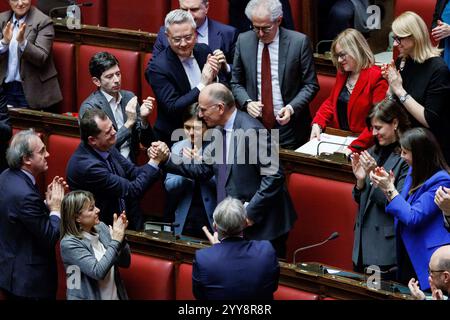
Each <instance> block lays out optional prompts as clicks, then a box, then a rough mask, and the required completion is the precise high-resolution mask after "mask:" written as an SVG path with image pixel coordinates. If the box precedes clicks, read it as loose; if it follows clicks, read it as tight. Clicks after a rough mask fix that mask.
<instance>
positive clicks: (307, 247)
mask: <svg viewBox="0 0 450 320" xmlns="http://www.w3.org/2000/svg"><path fill="white" fill-rule="evenodd" d="M337 237H339V233H338V232H337V231H335V232H333V233H332V234H331V235H330V236H329V237H328V238H326V239H325V240H323V241H322V242H319V243H315V244H311V245H309V246H306V247H301V248H298V249H297V250H295V251H294V257H293V263H294V265H296V264H295V256H296V255H297V253H298V252H300V251H303V250H307V249H311V248H314V247H318V246H321V245H323V244H325V243H327V242H328V241H330V240H334V239H336V238H337Z"/></svg>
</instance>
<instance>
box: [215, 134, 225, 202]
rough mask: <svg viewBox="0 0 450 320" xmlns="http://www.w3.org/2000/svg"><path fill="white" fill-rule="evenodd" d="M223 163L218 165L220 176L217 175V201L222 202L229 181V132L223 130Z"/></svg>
mask: <svg viewBox="0 0 450 320" xmlns="http://www.w3.org/2000/svg"><path fill="white" fill-rule="evenodd" d="M222 136H223V139H222V160H223V161H222V164H219V165H218V177H217V203H220V202H221V201H222V200H223V199H225V198H226V196H227V192H226V190H225V184H226V182H227V163H226V162H227V160H226V159H227V132H226V131H225V130H222Z"/></svg>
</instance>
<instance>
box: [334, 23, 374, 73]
mask: <svg viewBox="0 0 450 320" xmlns="http://www.w3.org/2000/svg"><path fill="white" fill-rule="evenodd" d="M337 44H339V46H340V47H341V49H342V50H343V51H345V53H347V55H349V56H351V57H352V58H353V59H354V60H355V61H356V70H355V71H356V72H359V71H361V69H365V68H369V67H371V66H373V64H374V63H375V57H374V55H373V52H372V50H370V47H369V44H368V43H367V40H366V39H365V38H364V36H363V35H362V34H361V32H359V31H358V30H356V29H352V28H348V29H345V30H344V31H342V32H341V33H340V34H338V36H337V37H336V39H334V41H333V43H332V44H331V54H332V55H331V60H332V61H333V64H334V65H335V66H336V68H337V69H339V70H340V71H344V70H343V69H342V68H341V67H340V65H339V63H338V59H337V57H336V55H337V52H336V45H337Z"/></svg>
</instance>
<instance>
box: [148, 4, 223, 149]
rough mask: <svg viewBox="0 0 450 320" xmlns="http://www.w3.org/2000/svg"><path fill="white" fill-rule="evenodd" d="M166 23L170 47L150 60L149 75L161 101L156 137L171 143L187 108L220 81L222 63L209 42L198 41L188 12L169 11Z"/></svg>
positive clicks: (157, 97)
mask: <svg viewBox="0 0 450 320" xmlns="http://www.w3.org/2000/svg"><path fill="white" fill-rule="evenodd" d="M165 25H166V36H167V40H168V41H169V47H167V48H165V49H164V50H163V51H161V53H160V54H159V55H158V56H157V57H155V58H154V59H152V60H151V61H150V64H149V65H148V66H147V70H146V71H145V76H146V79H147V81H148V82H149V83H150V85H151V86H152V89H153V92H154V93H155V95H156V100H157V102H158V117H157V119H156V123H155V127H154V132H155V135H156V138H157V139H158V140H162V141H164V142H165V143H167V144H169V145H171V144H172V142H171V135H172V131H173V130H175V129H179V128H182V127H183V121H182V115H183V113H184V111H185V110H186V109H187V108H188V107H189V105H191V104H192V103H194V102H197V99H198V95H199V93H200V91H201V90H202V89H203V88H204V87H205V86H206V85H208V84H210V83H212V82H213V81H216V77H217V75H218V71H219V64H220V63H219V60H218V59H217V57H215V56H214V55H212V52H211V49H210V48H209V47H208V46H207V45H205V44H201V43H198V44H196V38H197V34H196V31H195V30H196V29H195V28H196V25H195V21H194V19H193V18H192V16H191V15H190V14H189V13H188V12H186V11H184V10H181V9H177V10H173V11H171V12H169V13H168V14H167V16H166V19H165Z"/></svg>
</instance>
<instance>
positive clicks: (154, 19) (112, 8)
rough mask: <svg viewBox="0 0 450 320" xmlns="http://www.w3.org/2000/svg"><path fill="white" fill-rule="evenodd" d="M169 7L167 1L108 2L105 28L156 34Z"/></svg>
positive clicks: (122, 0) (129, 0) (111, 0)
mask: <svg viewBox="0 0 450 320" xmlns="http://www.w3.org/2000/svg"><path fill="white" fill-rule="evenodd" d="M169 5H170V4H169V1H167V0H151V1H149V0H127V1H124V0H108V6H107V11H106V12H107V13H106V17H107V18H106V20H107V26H108V27H110V28H122V29H132V30H142V31H148V32H153V33H157V32H158V30H159V28H160V27H161V26H162V25H163V24H164V19H165V17H166V14H167V13H168V12H169ZM124 12H126V14H124Z"/></svg>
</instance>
